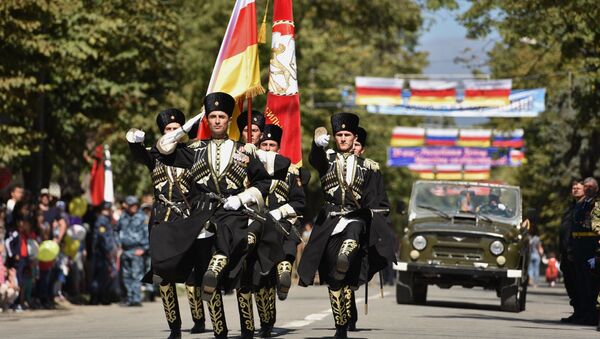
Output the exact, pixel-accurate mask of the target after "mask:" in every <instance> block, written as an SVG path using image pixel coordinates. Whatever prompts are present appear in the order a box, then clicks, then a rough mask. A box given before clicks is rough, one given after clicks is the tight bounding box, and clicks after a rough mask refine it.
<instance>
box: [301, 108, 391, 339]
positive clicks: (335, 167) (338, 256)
mask: <svg viewBox="0 0 600 339" xmlns="http://www.w3.org/2000/svg"><path fill="white" fill-rule="evenodd" d="M331 125H332V130H333V134H334V137H335V144H336V150H335V153H334V154H332V155H331V156H328V155H327V153H326V150H325V147H327V145H328V143H329V139H330V137H329V135H328V134H327V130H326V129H325V128H324V127H319V128H317V129H316V130H315V137H314V142H313V144H312V148H311V152H310V155H309V162H310V164H311V165H312V166H313V167H314V168H315V169H316V170H317V171H318V172H319V176H320V178H321V189H322V190H323V193H324V195H325V204H324V206H323V208H322V209H321V211H320V213H319V215H318V216H317V219H316V221H315V227H314V228H313V231H312V232H311V235H310V239H309V241H308V244H307V245H306V248H305V249H304V253H303V254H302V260H301V261H300V265H299V266H298V274H299V277H300V281H299V284H300V285H301V286H308V285H311V284H312V283H313V280H314V277H315V273H316V271H317V269H318V270H319V277H320V280H321V282H322V283H326V284H327V285H328V286H329V299H330V303H331V309H332V312H333V319H334V321H335V326H336V333H335V337H336V338H346V337H347V330H348V313H347V305H346V297H345V295H344V291H345V288H346V287H351V288H356V287H357V286H358V285H359V283H360V277H359V275H360V272H361V263H362V259H363V257H364V255H365V254H366V253H365V249H367V248H368V247H369V246H368V234H369V232H370V231H369V226H370V225H369V224H370V221H371V217H372V209H376V208H377V207H378V206H379V205H380V202H379V201H377V200H378V199H377V188H376V183H375V182H373V181H372V180H373V173H374V170H375V169H374V168H373V167H372V166H371V165H372V164H370V163H369V162H367V161H365V159H363V158H360V157H357V156H356V155H354V153H353V148H354V140H355V139H356V134H357V132H358V125H359V118H358V116H356V115H355V114H352V113H338V114H335V115H333V116H332V117H331Z"/></svg>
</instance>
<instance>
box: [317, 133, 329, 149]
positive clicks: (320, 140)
mask: <svg viewBox="0 0 600 339" xmlns="http://www.w3.org/2000/svg"><path fill="white" fill-rule="evenodd" d="M315 144H317V146H319V147H325V146H327V145H328V144H329V134H323V135H319V136H317V137H316V138H315Z"/></svg>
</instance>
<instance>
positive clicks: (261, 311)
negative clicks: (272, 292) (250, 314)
mask: <svg viewBox="0 0 600 339" xmlns="http://www.w3.org/2000/svg"><path fill="white" fill-rule="evenodd" d="M256 308H257V309H258V316H259V317H260V322H261V323H267V324H268V323H270V321H271V312H270V307H269V292H268V290H267V288H266V287H263V288H261V289H259V290H258V292H257V293H256Z"/></svg>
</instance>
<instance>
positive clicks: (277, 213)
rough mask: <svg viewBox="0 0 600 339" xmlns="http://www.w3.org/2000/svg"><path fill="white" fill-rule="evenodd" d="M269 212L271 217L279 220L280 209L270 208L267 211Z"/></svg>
mask: <svg viewBox="0 0 600 339" xmlns="http://www.w3.org/2000/svg"><path fill="white" fill-rule="evenodd" d="M269 214H270V215H271V216H272V217H273V219H275V220H277V221H279V220H281V217H282V215H281V211H280V210H272V211H270V212H269Z"/></svg>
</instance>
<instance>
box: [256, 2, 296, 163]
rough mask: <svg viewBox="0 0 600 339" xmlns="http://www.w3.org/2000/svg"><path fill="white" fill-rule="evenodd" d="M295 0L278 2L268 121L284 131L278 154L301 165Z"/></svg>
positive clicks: (272, 50) (272, 54)
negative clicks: (293, 4) (293, 9)
mask: <svg viewBox="0 0 600 339" xmlns="http://www.w3.org/2000/svg"><path fill="white" fill-rule="evenodd" d="M292 2H293V1H292V0H275V2H274V4H273V29H272V38H271V60H270V66H269V91H268V93H267V104H266V106H265V118H266V119H267V122H268V123H270V124H274V125H277V126H279V127H281V129H282V130H283V135H282V137H281V145H280V146H281V148H280V150H279V153H280V154H281V155H283V156H286V157H288V158H290V160H291V162H292V164H295V165H297V166H301V165H302V126H301V123H300V97H299V93H298V77H297V64H296V45H295V40H294V39H295V32H294V16H293V13H292Z"/></svg>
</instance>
